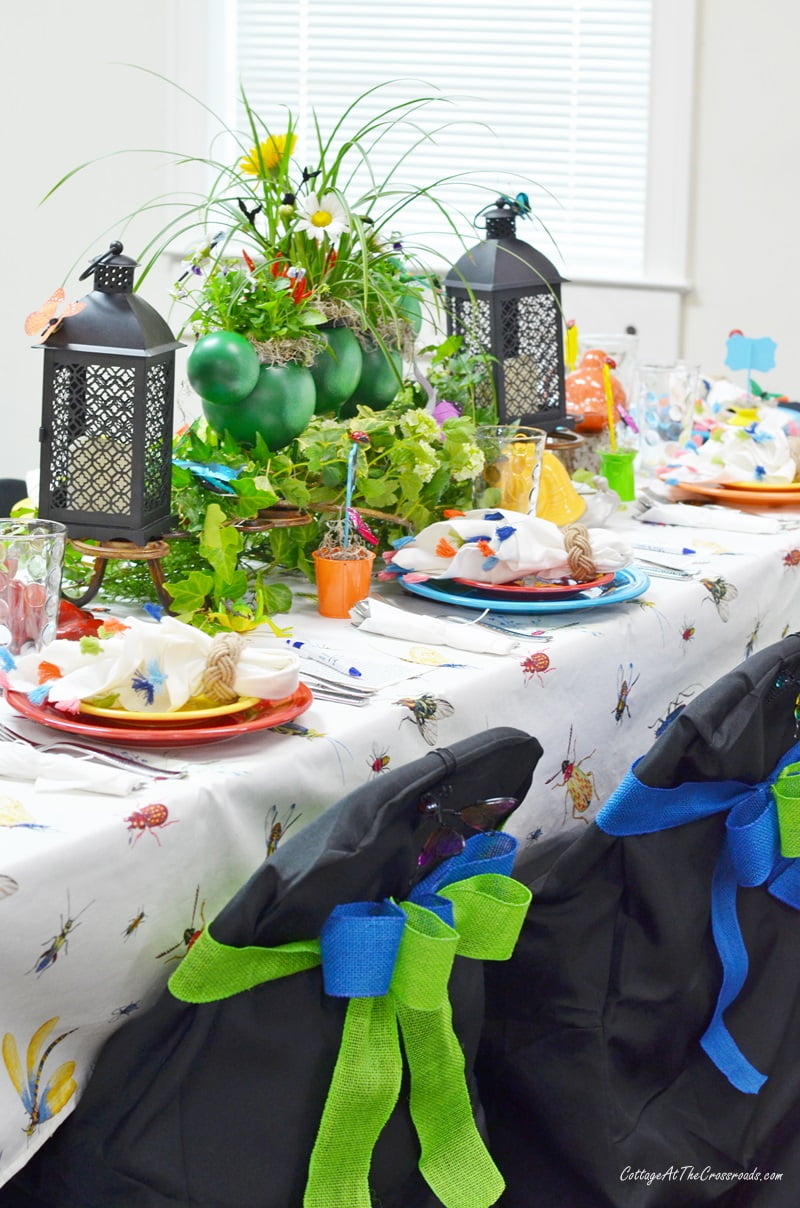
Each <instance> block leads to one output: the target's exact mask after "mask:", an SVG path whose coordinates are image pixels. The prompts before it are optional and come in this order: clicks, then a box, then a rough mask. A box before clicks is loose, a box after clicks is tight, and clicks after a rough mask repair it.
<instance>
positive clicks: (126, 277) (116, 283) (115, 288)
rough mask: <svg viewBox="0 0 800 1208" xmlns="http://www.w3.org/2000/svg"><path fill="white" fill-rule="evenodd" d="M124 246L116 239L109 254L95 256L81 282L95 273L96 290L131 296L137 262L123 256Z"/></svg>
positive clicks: (83, 273)
mask: <svg viewBox="0 0 800 1208" xmlns="http://www.w3.org/2000/svg"><path fill="white" fill-rule="evenodd" d="M122 248H123V245H122V243H120V241H119V239H115V240H114V242H113V243H111V244H110V245H109V248H108V251H107V252H101V253H100V255H99V256H94V257H93V258H92V259H91V260H90V261H89V265H88V267H87V268H85V269H84V270H83V272H82V273H81V275H80V277H79V278H78V280H79V281H85V280H86V278H87V277H90V276H91V275H92V273H94V288H95V289H99V290H101V291H102V293H106V294H129V293H132V292H133V270H134V269H135V268H136V267H137V261H136V260H132V259H131V257H130V256H123V255H122Z"/></svg>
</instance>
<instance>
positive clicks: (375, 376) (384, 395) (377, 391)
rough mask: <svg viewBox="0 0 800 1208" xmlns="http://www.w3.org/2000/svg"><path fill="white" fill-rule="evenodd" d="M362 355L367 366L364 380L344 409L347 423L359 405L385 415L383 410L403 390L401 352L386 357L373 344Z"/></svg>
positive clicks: (362, 377) (361, 379) (360, 382)
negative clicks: (401, 386)
mask: <svg viewBox="0 0 800 1208" xmlns="http://www.w3.org/2000/svg"><path fill="white" fill-rule="evenodd" d="M362 354H363V359H364V363H363V366H362V369H361V377H360V378H359V379H358V385H357V386H356V388H355V390H354V391H353V393H352V394H351V396H350V398H349V399H348V401H347V403H346V404H345V406H344V407H343V408H342V416H343V417H344V418H345V419H346V418H348V417H349V416H351V415H355V413H356V407H357V406H359V405H361V406H364V407H371V408H372V409H373V411H382V410H383V408H384V407H388V406H389V404H390V403H391V402H392V400H393V399H394V397H395V395H396V394H397V392H398V390H399V389H400V373H401V369H402V365H403V358H402V357H401V356H400V353H399V352H390V353H389V356H387V355H386V353H385V352H384V351H383V349H382V348H381V347H380V345H379V344H370V345H368V346H367V347H366V348H363V349H362ZM392 366H394V368H392Z"/></svg>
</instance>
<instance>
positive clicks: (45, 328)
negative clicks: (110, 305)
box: [25, 286, 86, 343]
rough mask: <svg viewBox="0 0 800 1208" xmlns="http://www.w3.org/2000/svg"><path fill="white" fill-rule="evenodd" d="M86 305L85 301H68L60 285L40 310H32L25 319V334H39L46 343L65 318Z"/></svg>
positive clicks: (75, 313)
mask: <svg viewBox="0 0 800 1208" xmlns="http://www.w3.org/2000/svg"><path fill="white" fill-rule="evenodd" d="M85 306H86V303H85V302H66V301H65V296H64V291H63V289H62V288H61V286H59V287H58V289H56V290H53V292H52V294H51V295H50V297H49V298H48V299H47V301H46V302H43V303H42V305H41V306H40V307H39V309H38V310H34V311H31V313H30V314H29V315H28V317H27V319H26V320H25V334H26V335H29V336H38V337H39V339H40V340H41V341H42V343H44V342H45V340H46V339H48V338H49V337H50V336H52V335H53V334H54V333H55V332H57V331H58V329H59V327H60V326H61V324H62V323H63V321H64V319H66V318H67V317H68V316H69V315H77V314H78V313H79V312H80V311H82V310H83V309H84V307H85ZM59 308H61V309H60V310H59Z"/></svg>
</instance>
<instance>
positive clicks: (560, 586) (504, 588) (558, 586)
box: [453, 571, 614, 600]
mask: <svg viewBox="0 0 800 1208" xmlns="http://www.w3.org/2000/svg"><path fill="white" fill-rule="evenodd" d="M613 579H614V572H613V571H610V572H609V574H607V575H600V576H599V578H597V579H592V580H591V581H590V582H588V583H537V584H536V585H535V586H526V584H525V583H522V582H520V581H519V580H517V581H516V582H514V583H479V582H478V581H477V580H476V579H453V582H454V583H463V584H464V586H465V587H479V588H480V589H481V591H495V592H499V593H501V594H502V595H504V596H505V595H515V596H524V597H526V598H529V599H531V600H536V599H538V598H539V597H540V596H542V597H547V596H578V595H580V593H581V592H582V591H588V590H589V588H590V587H605V586H606V585H607V584H609V583H611V582H613Z"/></svg>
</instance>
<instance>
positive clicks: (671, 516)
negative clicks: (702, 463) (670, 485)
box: [639, 503, 800, 533]
mask: <svg viewBox="0 0 800 1208" xmlns="http://www.w3.org/2000/svg"><path fill="white" fill-rule="evenodd" d="M639 519H640V520H641V521H643V523H645V524H678V525H681V526H685V527H686V528H698V529H722V530H723V531H726V532H730V533H780V532H781V531H782V530H783V529H785V528H787V527H788V526H787V523H786V519H785V518H781V519H778V518H777V517H776V516H758V515H756V514H754V513H750V512H740V511H737V509H736V508H729V507H724V506H723V507H716V506H715V505H714V504H704V505H703V506H702V507H697V506H696V505H693V504H690V503H659V504H656V505H655V507H651V508H648V510H647V511H646V512H643V513H642V515H641V516H640V517H639ZM797 524H798V525H800V518H798V519H797Z"/></svg>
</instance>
